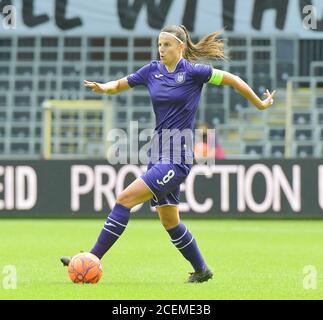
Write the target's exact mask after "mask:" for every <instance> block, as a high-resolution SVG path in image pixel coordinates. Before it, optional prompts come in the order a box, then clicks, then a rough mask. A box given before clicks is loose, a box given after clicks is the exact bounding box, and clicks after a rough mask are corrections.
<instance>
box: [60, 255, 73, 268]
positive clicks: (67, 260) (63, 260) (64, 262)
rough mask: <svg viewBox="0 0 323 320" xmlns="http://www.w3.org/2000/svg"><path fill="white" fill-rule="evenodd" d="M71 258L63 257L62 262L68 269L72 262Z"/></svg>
mask: <svg viewBox="0 0 323 320" xmlns="http://www.w3.org/2000/svg"><path fill="white" fill-rule="evenodd" d="M71 259H72V258H71V257H65V256H64V257H61V259H60V260H61V262H62V263H63V266H64V267H67V266H68V265H69V263H70V262H71Z"/></svg>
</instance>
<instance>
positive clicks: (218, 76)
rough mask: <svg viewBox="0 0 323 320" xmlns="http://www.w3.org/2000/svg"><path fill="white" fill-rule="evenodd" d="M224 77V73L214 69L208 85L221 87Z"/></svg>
mask: <svg viewBox="0 0 323 320" xmlns="http://www.w3.org/2000/svg"><path fill="white" fill-rule="evenodd" d="M223 76H224V72H223V71H221V70H218V69H213V71H212V75H211V78H210V80H209V81H208V83H211V84H215V85H216V86H218V85H220V84H221V82H222V79H223Z"/></svg>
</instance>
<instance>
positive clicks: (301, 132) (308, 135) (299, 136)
mask: <svg viewBox="0 0 323 320" xmlns="http://www.w3.org/2000/svg"><path fill="white" fill-rule="evenodd" d="M312 137H313V131H312V130H311V129H296V130H295V140H297V141H305V140H311V139H312Z"/></svg>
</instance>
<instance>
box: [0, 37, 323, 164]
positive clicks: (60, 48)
mask: <svg viewBox="0 0 323 320" xmlns="http://www.w3.org/2000/svg"><path fill="white" fill-rule="evenodd" d="M224 37H225V38H226V39H227V44H226V45H227V47H228V48H229V49H230V52H229V56H230V58H229V59H228V60H226V61H224V62H213V64H214V66H215V67H218V68H222V69H224V70H228V71H230V72H232V73H235V74H236V75H238V76H240V77H241V78H243V79H244V80H245V81H246V82H247V83H248V84H250V85H251V86H252V87H253V88H254V90H255V91H256V92H257V93H258V94H259V95H261V94H262V93H263V92H264V90H265V89H266V88H269V89H272V90H273V89H277V95H276V99H275V105H274V106H273V107H272V108H271V109H270V110H268V111H266V112H259V111H258V110H256V109H255V108H254V107H253V106H250V105H249V104H248V103H247V101H246V100H245V99H244V98H243V97H241V96H240V95H239V94H238V93H236V92H235V91H234V90H232V89H231V88H228V87H215V86H206V87H205V89H204V94H203V97H202V100H201V104H200V108H199V111H198V121H200V122H206V123H208V125H209V126H210V127H211V128H212V127H215V128H216V129H217V130H218V136H219V139H220V142H221V145H222V146H223V149H224V150H225V154H226V157H227V158H228V159H230V158H243V157H246V158H260V157H261V158H271V157H275V158H280V157H284V156H286V157H322V155H323V154H322V151H323V129H321V125H322V124H323V90H322V82H323V81H322V80H320V79H321V78H320V76H322V72H323V62H320V61H313V59H314V58H313V57H306V59H305V60H306V61H304V62H303V63H302V64H301V63H300V58H299V55H300V53H301V52H304V50H306V48H307V47H308V46H313V43H312V42H317V43H318V44H317V46H321V47H322V43H321V42H322V41H321V40H312V41H305V40H299V39H298V38H297V37H296V36H293V35H289V36H288V35H285V36H284V37H275V36H271V35H268V36H266V35H262V36H261V37H255V36H248V37H246V36H242V35H239V34H232V33H227V34H225V35H224ZM156 58H157V46H156V39H155V38H153V37H143V38H138V37H130V36H129V37H108V36H107V37H71V36H57V37H44V36H36V37H22V36H20V37H18V36H11V37H6V36H0V157H1V158H17V159H20V158H23V159H27V158H30V159H37V158H42V150H43V143H44V142H43V134H42V130H43V104H44V102H45V101H47V100H51V99H55V100H67V99H70V100H94V99H96V100H101V99H111V101H112V104H113V105H114V106H115V107H114V108H113V119H114V125H115V127H116V128H121V129H125V130H127V129H128V127H129V122H130V121H131V120H138V122H139V129H144V128H152V127H153V126H154V123H153V121H154V120H153V119H154V117H153V110H152V108H151V104H150V101H149V97H148V95H147V93H146V91H145V89H140V88H136V89H134V90H130V91H128V92H125V93H123V94H121V95H118V96H112V97H109V98H106V97H102V96H100V95H96V94H93V93H92V92H90V91H89V90H87V89H86V88H84V87H83V84H82V82H83V79H90V80H95V81H99V82H100V81H108V80H109V79H115V78H120V77H123V76H126V75H128V74H130V73H132V72H133V71H135V70H137V69H138V68H140V67H142V66H143V65H144V64H146V63H147V62H148V61H149V60H151V59H156ZM301 76H303V78H302V77H301ZM304 76H307V77H305V78H304ZM313 79H314V80H313ZM315 79H318V80H315ZM288 81H290V82H291V83H292V85H293V92H292V93H290V94H292V97H290V99H291V106H290V109H289V110H292V111H289V112H291V113H292V114H291V115H289V114H288V111H287V108H286V106H287V105H288V103H287V100H288V90H286V85H287V82H288ZM313 81H314V82H313ZM289 116H291V117H292V118H291V120H290V121H289V120H288V117H289ZM89 121H90V120H89ZM286 131H288V132H286ZM289 131H291V132H289ZM288 137H289V138H288ZM65 138H66V139H69V135H65ZM71 138H72V136H71ZM287 144H290V146H288V148H287V150H286V146H287ZM71 152H73V151H72V149H71ZM89 152H90V153H91V151H89Z"/></svg>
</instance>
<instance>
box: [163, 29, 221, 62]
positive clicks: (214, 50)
mask: <svg viewBox="0 0 323 320" xmlns="http://www.w3.org/2000/svg"><path fill="white" fill-rule="evenodd" d="M161 31H162V32H169V33H172V34H173V35H174V36H176V37H177V38H179V39H180V40H181V41H182V42H184V43H185V45H186V48H185V50H184V52H183V57H184V58H185V59H186V60H188V61H190V62H196V61H199V60H208V59H218V60H223V59H225V58H226V56H225V53H224V41H223V39H219V36H220V35H221V33H222V32H221V31H220V32H212V33H210V34H208V35H206V36H204V37H203V38H202V39H201V40H200V41H199V42H198V43H196V44H194V43H193V41H192V39H191V37H190V35H189V33H188V31H187V29H186V27H185V26H183V25H181V26H168V27H165V28H163V29H162V30H161Z"/></svg>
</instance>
